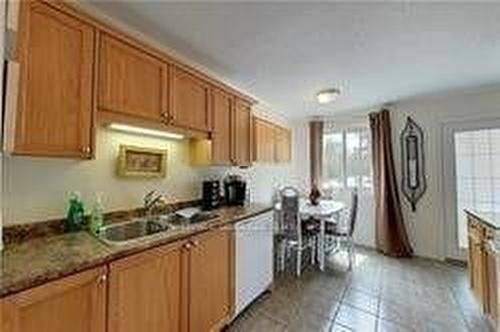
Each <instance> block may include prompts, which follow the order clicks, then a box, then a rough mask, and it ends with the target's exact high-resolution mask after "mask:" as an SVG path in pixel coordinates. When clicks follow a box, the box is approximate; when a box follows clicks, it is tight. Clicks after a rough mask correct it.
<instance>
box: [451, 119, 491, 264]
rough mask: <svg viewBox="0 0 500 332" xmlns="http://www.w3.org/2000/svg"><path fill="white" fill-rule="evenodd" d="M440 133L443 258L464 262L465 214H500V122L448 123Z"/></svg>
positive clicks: (465, 250)
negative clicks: (443, 197)
mask: <svg viewBox="0 0 500 332" xmlns="http://www.w3.org/2000/svg"><path fill="white" fill-rule="evenodd" d="M443 133H444V140H443V142H444V144H443V158H444V162H443V181H444V182H443V184H444V194H445V219H444V220H445V247H446V248H445V251H446V257H448V258H452V259H458V260H466V257H467V251H468V239H467V219H466V216H465V212H464V210H465V209H469V210H473V211H476V212H479V213H482V214H486V215H488V214H492V213H500V119H489V120H484V121H467V122H455V123H449V124H446V125H445V127H444V131H443Z"/></svg>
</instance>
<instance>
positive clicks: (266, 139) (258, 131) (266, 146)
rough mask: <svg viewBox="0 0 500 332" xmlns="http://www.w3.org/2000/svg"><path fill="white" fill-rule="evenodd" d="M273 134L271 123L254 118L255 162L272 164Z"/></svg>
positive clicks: (273, 154) (273, 157) (273, 156)
mask: <svg viewBox="0 0 500 332" xmlns="http://www.w3.org/2000/svg"><path fill="white" fill-rule="evenodd" d="M274 134H275V132H274V126H273V124H272V123H270V122H267V121H265V120H262V119H259V118H255V127H254V149H255V160H256V161H259V162H274V159H275V152H274V149H275V144H274V142H275V137H274Z"/></svg>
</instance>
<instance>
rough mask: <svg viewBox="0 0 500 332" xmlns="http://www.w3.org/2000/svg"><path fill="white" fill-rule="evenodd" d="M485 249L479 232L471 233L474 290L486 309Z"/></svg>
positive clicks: (471, 267)
mask: <svg viewBox="0 0 500 332" xmlns="http://www.w3.org/2000/svg"><path fill="white" fill-rule="evenodd" d="M484 253H485V251H484V248H483V237H482V236H481V234H479V232H477V231H474V232H473V233H469V257H470V262H471V264H470V267H469V268H470V269H471V271H470V273H471V286H472V291H473V293H474V295H475V297H476V299H477V300H478V302H479V303H480V305H481V307H482V308H483V309H486V298H485V294H486V293H485V292H486V276H485V271H486V270H485V268H486V266H485V255H484Z"/></svg>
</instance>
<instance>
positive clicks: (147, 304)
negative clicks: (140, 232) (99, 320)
mask: <svg viewBox="0 0 500 332" xmlns="http://www.w3.org/2000/svg"><path fill="white" fill-rule="evenodd" d="M184 281H185V278H183V276H182V247H181V244H179V243H174V244H171V245H167V246H164V247H160V248H158V249H153V250H149V251H146V252H144V253H140V254H137V255H134V256H131V257H127V258H124V259H121V260H118V261H116V262H114V263H111V265H110V280H109V305H108V315H109V318H108V324H109V325H108V331H109V332H137V331H148V332H164V331H172V332H173V331H180V330H181V298H182V290H183V282H184Z"/></svg>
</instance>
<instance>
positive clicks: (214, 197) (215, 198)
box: [201, 180, 222, 210]
mask: <svg viewBox="0 0 500 332" xmlns="http://www.w3.org/2000/svg"><path fill="white" fill-rule="evenodd" d="M221 201H222V198H221V188H220V181H219V180H207V181H203V193H202V200H201V207H202V209H203V210H213V209H216V208H218V207H219V205H220V204H221Z"/></svg>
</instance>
